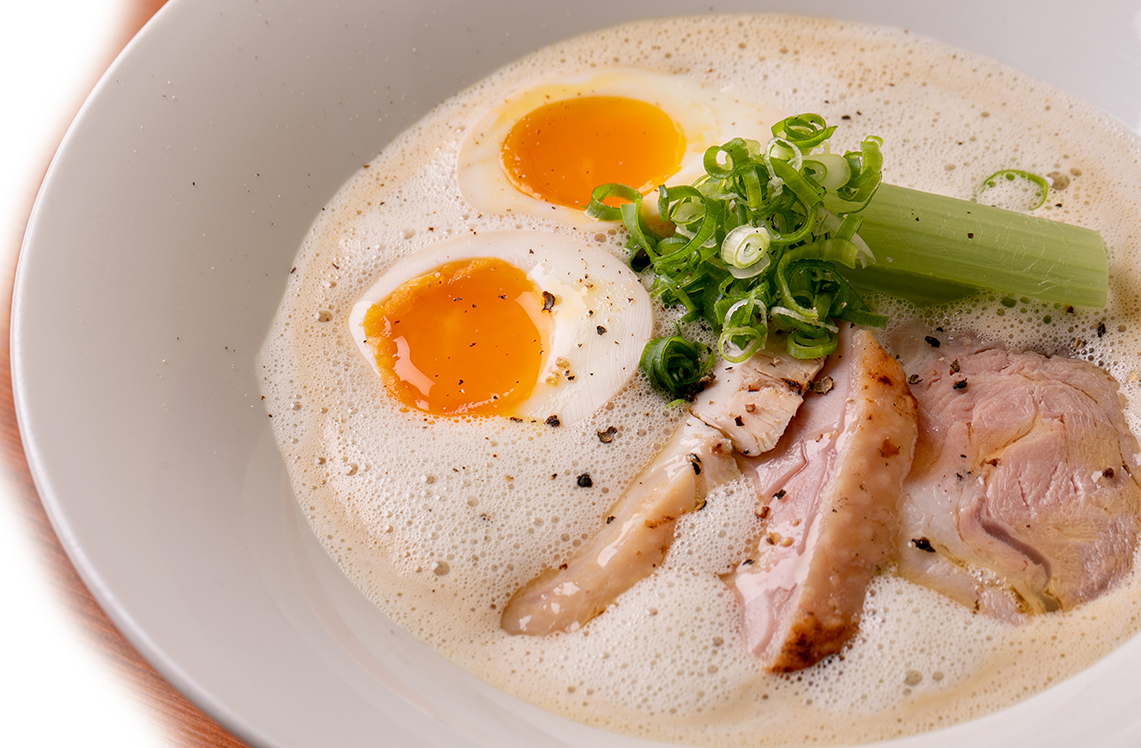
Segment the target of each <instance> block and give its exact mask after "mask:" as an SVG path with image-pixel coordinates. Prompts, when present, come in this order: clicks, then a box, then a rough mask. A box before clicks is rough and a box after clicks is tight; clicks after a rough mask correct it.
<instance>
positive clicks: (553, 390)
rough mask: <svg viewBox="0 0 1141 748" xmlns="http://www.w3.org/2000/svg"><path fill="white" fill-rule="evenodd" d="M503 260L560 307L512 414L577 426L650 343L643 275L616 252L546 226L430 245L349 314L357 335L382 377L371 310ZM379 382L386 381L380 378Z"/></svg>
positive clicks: (650, 321) (631, 369)
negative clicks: (440, 273)
mask: <svg viewBox="0 0 1141 748" xmlns="http://www.w3.org/2000/svg"><path fill="white" fill-rule="evenodd" d="M478 257H496V258H498V259H500V260H503V261H505V262H508V263H510V264H512V265H514V266H515V267H517V268H519V269H520V270H522V271H523V272H524V273H526V274H527V277H528V278H530V279H531V280H532V281H533V282H534V283H535V285H537V286H538V287H539V289H540V290H542V291H546V292H548V293H551V294H553V295H554V297H555V304H554V306H553V307H552V308H551V310H550V314H551V316H552V326H551V339H550V343H549V345H548V350H547V353H546V355H545V357H544V366H543V369H542V370H541V372H540V374H539V381H538V382H536V383H535V389H534V391H533V392H532V393H531V395H530V397H528V398H527V400H526V401H524V402H523V403H522V404H520V405H519V406H518V407H517V408H515V410H514V411H513V412H512V413H511V415H514V416H518V417H522V418H534V419H546V418H548V417H550V416H552V415H556V416H558V417H559V419H560V421H562V422H564V423H573V422H574V421H578V420H580V419H582V418H585V417H586V416H588V415H590V414H591V413H593V412H594V411H595V410H597V409H598V408H600V407H601V406H602V405H604V404H605V403H606V402H607V401H608V400H610V399H611V398H612V397H614V395H616V394H617V393H618V391H619V390H621V389H622V388H623V387H624V386H625V385H626V383H627V382H628V381H629V380H630V377H631V376H633V375H634V373H635V372H636V371H637V369H638V362H639V359H640V358H641V355H642V349H643V348H645V347H646V343H647V342H649V340H650V331H651V327H652V324H653V315H652V310H651V306H650V297H649V295H648V294H647V293H646V290H645V289H644V288H643V287H642V284H641V283H640V282H639V280H638V277H637V276H636V275H635V274H634V273H633V272H632V271H631V270H630V269H629V268H628V267H626V266H625V265H624V264H623V263H622V261H621V260H619V259H618V258H616V257H615V256H614V255H612V254H610V253H609V252H607V251H605V250H603V249H600V248H597V247H593V246H591V245H589V244H584V243H582V242H581V241H579V240H576V239H574V238H571V237H569V236H564V235H562V234H553V233H546V232H539V231H488V232H482V233H479V234H474V235H472V236H459V237H454V238H451V239H445V240H443V241H440V242H437V243H435V244H432V245H429V246H427V247H425V248H423V249H421V250H420V251H418V252H416V253H414V254H412V255H409V256H407V257H405V258H404V259H402V260H400V261H399V262H397V263H395V264H394V265H393V266H392V267H390V268H389V269H388V270H387V271H386V272H385V273H384V274H383V275H382V276H381V277H380V278H378V279H377V281H376V282H375V283H374V284H373V285H372V286H371V287H370V288H369V289H368V291H367V292H365V294H364V295H363V296H362V297H361V298H360V299H359V300H358V301H357V303H356V304H355V305H354V306H353V308H352V311H351V312H350V313H349V319H348V324H349V328H350V334H351V335H352V337H353V340H355V341H356V343H357V346H358V347H359V349H360V351H361V353H362V354H363V355H364V357H365V359H366V360H368V361H369V363H370V365H371V366H372V367H373V369H374V370H375V371H377V372H378V374H379V367H378V366H377V363H376V358H375V357H374V355H373V352H372V350H371V349H370V348H369V346H368V343H367V342H366V341H365V333H364V318H365V314H366V313H367V312H368V310H369V308H370V307H371V306H372V305H373V304H376V303H377V302H379V301H382V300H384V299H385V298H387V297H388V296H389V295H391V294H392V292H393V291H395V290H396V289H397V288H398V287H399V286H401V285H402V284H404V283H406V282H407V281H410V280H412V279H413V278H417V277H419V276H421V275H424V274H425V273H429V272H431V271H432V270H435V269H436V268H438V267H440V266H441V265H444V264H445V263H449V262H454V261H456V260H465V259H474V258H478ZM378 383H379V379H378Z"/></svg>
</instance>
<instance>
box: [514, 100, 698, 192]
mask: <svg viewBox="0 0 1141 748" xmlns="http://www.w3.org/2000/svg"><path fill="white" fill-rule="evenodd" d="M683 155H685V136H684V135H683V134H682V132H681V129H680V128H679V127H678V126H677V124H676V123H675V122H674V121H673V119H672V118H671V117H670V116H669V115H668V114H666V113H665V112H663V111H662V110H661V109H659V108H658V107H656V106H654V105H653V104H649V103H646V102H644V101H638V100H636V99H626V98H622V97H618V96H584V97H580V98H575V99H566V100H564V101H556V102H553V103H550V104H546V105H544V106H541V107H539V108H538V109H536V110H534V111H532V112H531V113H529V114H527V115H526V116H524V117H523V118H522V119H520V120H519V121H518V122H516V123H515V126H514V127H512V128H511V131H510V132H509V133H508V134H507V137H506V138H505V139H504V141H503V148H502V150H501V151H500V161H501V163H502V166H503V171H504V173H505V174H506V175H507V178H508V179H510V180H511V183H512V184H514V185H515V188H516V189H518V190H519V191H520V192H523V193H525V194H528V195H530V196H532V197H535V198H538V199H539V200H545V201H547V202H550V203H556V204H558V205H563V206H566V207H569V208H584V207H586V205H587V203H589V202H590V193H591V191H592V190H593V189H594V188H595V187H597V186H598V185H600V184H607V183H609V182H621V183H622V184H627V185H630V186H631V187H634V188H635V189H637V190H638V191H639V192H641V193H642V194H645V193H647V192H649V191H650V190H652V189H653V188H654V187H656V186H657V185H659V184H662V183H663V182H665V181H666V180H667V179H668V178H669V177H671V176H673V175H674V174H676V173H677V171H678V169H679V168H681V159H682V156H683Z"/></svg>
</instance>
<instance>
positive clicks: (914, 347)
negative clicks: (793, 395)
mask: <svg viewBox="0 0 1141 748" xmlns="http://www.w3.org/2000/svg"><path fill="white" fill-rule="evenodd" d="M935 342H939V341H936V340H935V339H934V338H932V339H931V342H930V343H928V342H923V341H920V340H918V339H916V340H914V341H910V344H909V343H903V344H901V345H900V350H901V351H902V352H903V355H904V361H905V362H906V363H905V365H906V368H907V370H908V372H909V373H910V374H911V376H912V380H913V381H914V382H915V383H914V384H913V385H912V390H913V392H914V393H915V396H916V398H917V399H918V401H919V423H920V432H919V445H918V447H917V450H916V457H915V465H914V467H913V469H912V472H911V475H910V476H909V477H908V479H907V482H906V484H905V486H904V493H905V498H904V504H903V528H902V534H901V535H900V538H899V549H898V562H899V571H900V573H901V574H902V575H903V576H904V577H906V578H908V579H911V580H912V581H915V582H918V583H920V584H923V585H925V586H928V587H930V588H932V589H935V590H937V591H939V592H942V593H943V594H946V595H947V596H949V597H951V598H952V599H955V600H957V601H959V602H961V603H963V604H964V605H967V606H970V607H971V608H973V609H975V610H978V611H981V612H984V613H987V614H989V615H992V616H995V617H998V618H1002V619H1005V620H1011V621H1017V620H1019V619H1020V618H1022V617H1023V616H1024V615H1026V614H1034V613H1041V612H1045V611H1051V610H1058V609H1061V610H1069V609H1071V608H1073V607H1074V606H1076V605H1079V604H1080V603H1082V602H1085V601H1088V600H1091V599H1093V598H1095V597H1097V596H1098V595H1100V594H1101V593H1102V592H1104V591H1105V590H1106V589H1108V588H1110V587H1111V586H1112V585H1113V584H1115V583H1116V582H1118V581H1119V580H1121V579H1122V578H1123V577H1124V576H1126V575H1127V574H1128V573H1129V571H1130V569H1131V566H1132V561H1133V553H1134V550H1135V548H1136V546H1137V533H1138V514H1139V512H1141V487H1139V485H1138V476H1139V475H1141V473H1139V472H1138V444H1137V439H1136V438H1134V436H1133V434H1131V433H1130V431H1129V427H1128V425H1127V424H1126V422H1125V417H1124V415H1123V412H1122V408H1123V406H1124V398H1123V397H1122V395H1121V393H1120V391H1119V389H1118V385H1117V382H1116V381H1115V380H1114V379H1113V377H1112V376H1110V375H1109V374H1108V373H1107V372H1105V371H1103V370H1102V369H1100V368H1098V367H1096V366H1094V365H1093V364H1090V363H1087V362H1085V361H1078V360H1075V359H1068V358H1061V357H1046V356H1042V355H1040V354H1037V353H1029V352H1015V351H1011V350H1006V349H1003V348H1000V347H997V346H990V345H985V344H982V343H980V342H978V341H976V340H969V339H967V340H961V341H953V340H943V341H942V344H941V345H940V346H939V347H938V348H936V347H933V343H935Z"/></svg>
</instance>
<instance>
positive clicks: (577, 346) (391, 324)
mask: <svg viewBox="0 0 1141 748" xmlns="http://www.w3.org/2000/svg"><path fill="white" fill-rule="evenodd" d="M651 324H652V313H651V309H650V298H649V295H648V294H647V293H646V291H645V289H644V288H642V285H641V283H639V281H638V278H637V276H635V275H634V273H633V272H632V271H631V270H630V269H629V268H627V267H626V266H625V265H624V264H623V263H622V261H621V260H619V259H618V258H616V257H614V256H613V255H611V254H610V253H609V252H607V251H605V250H603V249H600V248H597V247H594V246H591V245H588V244H583V243H582V242H580V241H578V240H576V239H574V238H571V237H569V236H564V235H562V234H552V233H545V232H538V231H492V232H485V233H479V234H475V235H472V236H461V237H455V238H451V239H445V240H443V241H440V242H437V243H435V244H431V245H429V246H427V247H425V248H423V249H421V250H419V251H418V252H416V253H414V254H412V255H409V256H407V257H405V258H404V259H402V260H400V261H398V262H397V263H396V264H394V265H393V266H392V267H390V268H389V269H388V270H387V271H386V272H385V273H384V274H383V275H382V276H381V277H380V278H379V279H378V280H377V281H376V283H374V284H373V286H372V287H371V288H369V290H368V291H367V292H366V293H365V294H364V296H363V297H361V299H360V300H359V301H358V302H357V303H356V305H355V306H354V307H353V309H352V312H351V313H350V315H349V325H350V328H351V334H352V336H353V338H354V339H355V340H356V342H357V344H358V345H359V346H360V349H361V352H362V353H363V354H364V355H365V357H366V358H367V359H368V360H369V361H370V362H371V364H372V366H373V368H374V369H375V371H376V372H377V374H379V376H380V378H381V379H382V380H383V382H384V384H385V386H386V387H387V389H388V391H389V392H390V393H391V394H392V395H393V396H394V397H395V398H396V399H397V400H399V401H400V402H401V403H403V404H404V405H405V406H407V407H410V408H415V409H417V410H421V411H424V412H426V413H429V414H432V415H437V416H469V415H500V416H509V417H518V418H528V419H537V420H547V419H549V418H551V416H555V417H557V418H558V419H559V421H560V422H562V423H570V422H573V421H576V420H579V419H581V418H584V417H586V416H587V415H589V414H591V413H592V412H594V411H595V410H596V409H598V408H599V407H601V406H602V405H603V404H605V403H606V401H607V400H609V399H610V398H612V397H613V396H614V395H615V394H617V393H618V391H619V390H621V389H622V387H623V386H625V384H626V382H628V381H629V379H630V377H631V376H632V375H633V374H634V372H635V371H637V368H638V361H639V359H640V357H641V355H642V349H643V348H645V346H646V343H647V342H648V341H649V339H650V328H651Z"/></svg>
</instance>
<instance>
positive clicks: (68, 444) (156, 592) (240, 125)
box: [12, 0, 1141, 748]
mask: <svg viewBox="0 0 1141 748" xmlns="http://www.w3.org/2000/svg"><path fill="white" fill-rule="evenodd" d="M1122 5H1123V4H1107V7H1091V6H1089V5H1086V6H1082V7H1081V8H1080V12H1079V11H1078V10H1077V9H1075V8H1072V7H1071V6H1070V4H1069V3H1064V2H1045V3H1044V2H1033V3H1031V2H1012V3H1004V4H1002V5H998V6H996V5H995V4H994V3H988V2H962V3H958V4H956V5H955V7H954V8H952V7H951V6H950V5H944V4H917V3H908V2H902V1H900V2H888V1H884V2H877V3H869V4H866V5H864V6H861V7H858V8H857V7H854V6H852V5H851V4H846V3H841V2H824V1H823V0H820V1H816V2H800V3H787V2H744V1H742V2H716V3H713V4H711V5H708V6H703V7H702V8H701V9H700V10H701V11H703V12H744V11H748V12H757V11H775V12H789V13H797V14H805V15H813V16H822V17H834V18H839V19H842V20H853V21H861V22H868V23H873V24H882V25H891V26H896V27H902V28H906V29H909V30H910V31H911V32H913V33H916V34H921V35H924V36H928V37H933V38H935V39H938V40H940V41H944V42H947V43H950V44H953V45H956V46H960V47H964V48H967V49H970V50H972V51H975V52H980V53H983V54H986V55H989V56H991V57H993V58H996V59H998V60H999V61H1001V62H1004V63H1007V64H1009V65H1011V66H1013V67H1015V68H1017V69H1019V70H1021V71H1023V72H1025V73H1028V74H1030V75H1032V76H1035V77H1037V78H1040V79H1044V80H1046V81H1048V82H1049V83H1052V84H1054V85H1056V86H1058V87H1060V88H1062V89H1065V90H1067V91H1069V92H1072V93H1074V94H1076V95H1077V96H1079V97H1081V98H1083V99H1085V100H1087V101H1089V102H1090V103H1092V104H1094V105H1095V106H1098V107H1100V108H1101V109H1103V110H1105V111H1106V112H1108V113H1109V114H1110V115H1111V116H1114V117H1117V118H1118V119H1120V120H1122V121H1123V122H1125V123H1126V124H1127V125H1129V126H1131V127H1137V125H1138V123H1141V86H1139V85H1138V84H1137V80H1136V70H1137V69H1138V68H1139V67H1141V11H1139V10H1138V9H1135V8H1134V9H1130V8H1125V7H1121V6H1122ZM693 11H694V8H692V6H690V5H688V4H686V3H683V2H680V1H676V2H675V1H671V0H661V1H659V2H653V3H651V2H640V1H636V2H628V3H622V4H617V5H616V4H613V3H604V2H595V1H594V0H586V1H584V2H579V3H577V4H574V5H557V6H556V5H553V4H531V5H523V6H520V5H519V4H517V3H507V2H493V1H489V2H478V3H476V2H472V3H457V2H443V1H441V2H433V1H430V0H426V1H424V2H418V3H385V2H376V1H375V0H373V1H371V2H370V1H366V0H343V1H342V2H339V3H337V4H335V5H332V6H330V5H329V4H326V3H321V2H317V0H295V1H294V2H288V3H267V4H260V3H242V4H235V3H232V2H225V1H224V0H173V2H171V3H169V4H168V5H167V6H166V7H165V8H164V9H163V10H162V11H160V12H159V14H158V15H156V17H155V18H154V19H153V20H152V21H151V23H150V24H148V25H147V27H146V28H145V29H144V30H143V31H142V32H141V33H140V34H139V35H138V37H137V38H136V39H135V40H134V41H133V42H132V43H131V44H130V45H129V46H128V48H127V49H126V50H125V51H124V53H123V54H122V56H121V57H120V58H119V60H118V61H117V62H116V63H115V64H114V66H113V67H112V68H111V69H110V70H109V71H108V73H107V74H106V75H105V76H104V78H103V80H102V81H101V82H100V84H99V86H98V87H97V88H96V90H95V91H94V93H93V94H92V96H91V98H90V99H89V100H88V102H87V103H86V104H85V106H84V107H83V109H82V111H81V112H80V114H79V116H78V118H77V119H76V121H75V123H74V124H73V126H72V127H71V129H70V131H69V133H68V135H67V137H66V139H65V141H64V143H63V145H62V146H61V148H60V150H59V152H58V154H57V155H56V158H55V160H54V161H53V163H52V166H51V168H50V171H49V173H48V176H47V179H46V180H45V182H44V186H43V189H42V191H41V193H40V195H39V198H38V200H37V203H36V206H35V209H34V212H33V216H32V220H31V223H30V225H29V229H28V233H27V238H26V241H25V244H24V247H23V251H22V253H21V256H20V261H19V268H18V276H17V284H16V294H15V298H14V307H13V322H12V348H13V350H12V353H13V374H14V377H15V387H16V399H17V409H18V418H19V421H20V427H21V433H22V436H23V439H24V443H25V448H26V450H27V454H28V458H29V463H30V465H31V469H32V472H33V475H34V477H35V480H36V485H37V487H38V489H39V491H40V494H41V496H42V498H43V501H44V504H45V506H46V507H47V510H48V513H49V515H50V517H51V519H52V522H53V524H54V525H55V527H56V529H57V532H58V534H59V536H60V539H61V542H62V543H63V545H64V547H65V548H66V550H67V551H68V553H69V555H70V556H71V558H72V560H73V561H74V563H75V565H76V567H77V569H78V570H79V572H80V574H81V575H82V576H83V578H84V580H85V581H86V582H87V584H88V586H89V587H90V588H91V590H92V591H93V593H94V594H95V596H96V597H97V598H98V599H99V601H100V602H101V603H102V605H103V606H104V608H105V609H106V610H107V612H108V614H109V615H110V616H111V618H112V619H113V620H114V621H115V623H116V624H117V625H118V626H119V628H120V629H121V630H122V631H123V633H124V634H125V635H126V636H127V637H128V638H129V639H130V640H131V641H132V642H133V643H134V644H135V645H136V647H138V649H139V651H140V652H141V653H142V654H143V655H144V656H145V657H146V658H147V659H148V660H149V661H150V662H151V663H152V664H153V665H154V666H155V667H156V668H157V669H158V670H159V671H160V672H161V673H162V674H163V675H164V676H166V677H167V678H168V679H169V680H170V681H171V682H172V683H173V684H174V685H175V686H176V687H177V688H178V689H179V690H181V691H182V692H183V693H185V694H186V695H187V696H188V697H189V698H190V699H191V700H193V701H194V702H195V703H197V704H198V705H199V706H200V707H202V708H203V709H204V710H205V711H207V712H208V713H210V714H211V715H212V716H214V717H215V718H216V719H218V720H219V721H220V722H221V723H222V724H223V725H225V726H226V727H227V728H228V729H230V730H231V731H233V732H234V733H235V734H236V735H238V736H240V737H241V738H242V739H244V740H246V741H248V742H249V743H251V744H252V745H256V746H275V747H280V748H308V747H309V746H328V745H336V746H343V747H345V748H351V747H353V746H366V745H370V746H371V745H376V744H393V745H401V746H409V747H421V746H423V747H428V746H449V747H450V748H455V747H465V746H472V747H474V746H497V747H499V748H512V747H515V746H519V747H522V746H548V745H549V746H568V747H570V746H608V747H613V748H619V747H625V746H650V745H653V744H652V743H650V742H648V741H646V740H642V739H638V738H634V737H629V736H624V735H619V734H615V733H611V732H607V731H604V730H600V729H597V728H593V727H589V726H586V725H583V724H580V723H577V722H572V721H569V720H566V719H564V718H561V717H559V716H556V715H554V714H551V713H548V712H545V711H543V710H541V709H538V708H536V707H534V706H532V705H530V704H528V703H526V702H523V701H521V700H519V699H517V698H515V697H513V696H510V695H508V694H506V693H504V692H501V691H499V690H497V689H495V688H493V687H491V686H489V685H487V684H485V683H483V682H482V681H480V680H479V679H477V678H476V677H474V676H473V675H471V674H469V673H467V672H465V671H464V670H463V669H461V668H459V667H458V666H456V665H455V664H453V663H452V662H450V661H449V660H447V659H445V658H444V657H442V656H441V655H439V654H438V653H437V652H436V651H435V650H434V649H432V648H431V647H429V646H427V645H426V644H424V643H422V642H420V641H418V640H417V639H415V638H414V637H413V636H411V635H410V634H409V633H407V632H406V631H405V630H403V629H402V628H400V627H399V626H397V625H395V624H393V623H392V622H391V621H390V620H388V619H387V618H386V617H385V616H384V614H383V613H381V611H380V610H378V609H377V608H376V607H375V606H374V605H373V604H372V603H371V602H369V601H368V600H367V599H366V598H365V596H364V595H363V594H361V593H360V592H359V591H358V590H357V589H356V587H354V586H353V585H352V584H351V583H350V582H349V581H348V579H347V578H346V577H345V576H344V575H343V574H342V573H341V571H340V569H339V568H338V567H337V565H336V564H335V563H334V561H333V560H332V559H331V558H330V557H329V556H328V554H327V553H326V552H325V550H324V548H323V547H322V546H321V544H320V543H319V542H318V540H317V538H316V537H315V536H314V535H313V532H312V531H311V530H310V528H309V526H308V524H307V522H306V519H305V517H304V516H303V514H302V511H301V509H300V507H299V506H298V502H297V501H296V499H295V497H294V495H293V491H292V489H291V487H290V483H289V480H288V476H287V474H286V469H285V466H284V464H283V462H282V458H281V455H280V454H279V452H278V450H277V446H276V443H275V440H274V436H273V433H272V431H271V429H270V425H269V422H268V418H267V413H266V410H265V409H264V407H263V406H262V404H261V398H260V391H259V372H258V371H257V369H256V367H255V358H256V356H257V354H258V351H259V349H260V347H261V344H262V341H263V340H264V339H265V337H266V334H267V332H268V329H269V325H270V322H271V320H272V319H273V316H274V313H275V311H276V310H277V308H278V304H279V301H280V299H281V296H282V293H283V292H284V289H285V284H286V279H287V277H288V275H289V273H290V269H291V267H292V262H293V258H294V256H295V254H296V252H297V249H298V247H299V245H300V243H301V241H302V239H303V238H304V236H305V234H306V232H307V230H308V229H309V226H310V224H311V222H312V221H313V220H314V219H315V218H316V216H317V215H318V214H319V213H320V211H321V209H322V206H324V205H325V204H326V203H327V202H328V200H329V199H330V198H331V197H332V196H333V195H334V194H335V193H336V191H337V189H338V188H339V187H340V186H341V185H342V184H343V183H344V182H345V180H347V179H348V178H349V177H351V176H352V175H353V174H354V173H355V172H356V171H357V170H358V169H359V168H360V167H361V166H362V165H363V164H365V163H367V162H369V161H370V160H371V159H372V158H373V157H374V156H375V155H376V154H377V153H378V152H379V150H380V149H382V148H383V147H384V146H385V145H386V144H387V143H388V142H389V141H390V140H391V139H392V138H393V137H394V136H396V135H397V134H399V133H400V132H401V131H402V130H403V129H405V128H406V127H408V126H409V125H411V124H413V123H414V122H415V121H417V120H418V119H419V118H420V117H421V116H423V115H424V114H426V113H427V112H428V111H429V110H430V109H431V108H432V107H433V106H434V105H436V104H437V103H439V102H440V101H443V100H444V99H446V98H448V97H449V96H451V95H453V94H454V93H456V92H457V91H459V90H461V89H463V88H465V87H467V86H468V85H470V84H472V83H474V82H476V81H477V80H479V79H480V78H482V77H483V76H485V75H487V74H489V73H491V72H493V71H494V70H496V69H497V68H499V67H500V66H502V65H504V64H506V63H509V62H511V61H512V60H514V59H516V58H518V57H520V56H522V55H524V54H526V53H528V52H531V51H533V50H535V49H537V48H539V47H541V46H543V45H545V44H549V43H552V42H556V41H559V40H561V39H564V38H567V37H569V36H573V35H575V34H579V33H584V32H587V31H591V30H594V29H597V28H602V27H605V26H610V25H613V24H617V23H621V22H624V21H630V20H636V19H640V18H653V17H664V16H673V15H681V14H688V13H691V12H693ZM1138 692H1141V641H1139V640H1137V639H1134V640H1132V641H1130V642H1128V643H1126V644H1125V645H1124V646H1122V647H1121V648H1119V649H1118V650H1117V651H1115V652H1114V653H1113V654H1112V655H1111V656H1109V657H1107V658H1105V659H1104V660H1102V661H1100V662H1098V663H1097V664H1095V665H1094V666H1092V667H1090V668H1088V669H1086V670H1084V671H1083V672H1081V673H1080V674H1078V675H1077V676H1075V677H1073V678H1070V679H1069V680H1067V681H1065V682H1063V683H1061V684H1059V685H1056V686H1053V687H1051V688H1049V689H1047V690H1045V691H1043V692H1041V693H1040V694H1038V695H1036V696H1034V697H1032V698H1030V699H1028V700H1026V701H1024V702H1022V703H1020V704H1018V705H1016V706H1014V707H1012V708H1009V709H1005V710H1003V711H1000V712H997V713H995V714H992V715H990V716H987V717H984V718H981V719H977V720H974V721H971V722H967V723H963V724H959V725H956V726H954V727H950V728H947V729H944V730H940V731H936V732H932V733H927V734H922V735H918V736H913V737H910V738H904V739H902V740H899V741H897V742H894V743H893V745H896V746H901V748H909V747H910V746H919V745H923V746H925V748H930V747H931V746H937V747H938V746H947V747H949V746H959V745H964V744H971V745H976V746H980V747H982V746H1000V745H1008V744H1009V742H1010V741H1011V740H1013V739H1015V738H1019V739H1022V740H1026V741H1032V742H1033V743H1034V744H1036V745H1039V746H1062V745H1071V744H1075V743H1076V742H1077V741H1079V740H1080V741H1083V742H1089V741H1095V742H1097V743H1098V744H1099V745H1102V746H1133V745H1137V744H1138V743H1141V720H1139V719H1138V717H1137V710H1136V709H1135V707H1134V705H1133V697H1132V694H1136V693H1138Z"/></svg>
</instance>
